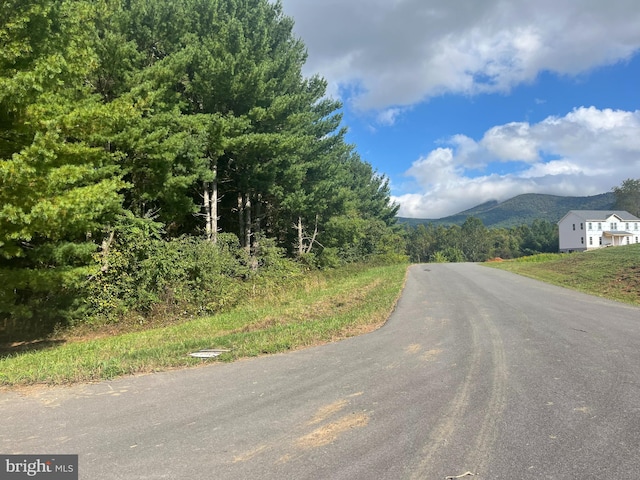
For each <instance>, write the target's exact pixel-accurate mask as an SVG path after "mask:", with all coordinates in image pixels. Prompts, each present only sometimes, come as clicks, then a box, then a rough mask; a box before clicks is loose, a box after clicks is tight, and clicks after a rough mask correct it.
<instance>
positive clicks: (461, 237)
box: [406, 217, 558, 262]
mask: <svg viewBox="0 0 640 480" xmlns="http://www.w3.org/2000/svg"><path fill="white" fill-rule="evenodd" d="M406 244H407V254H408V255H409V258H410V259H411V261H412V262H484V261H486V260H489V259H493V258H502V259H511V258H517V257H521V256H525V255H534V254H536V253H553V252H557V251H558V227H557V225H555V224H552V223H551V222H549V221H547V220H542V219H538V220H534V221H533V222H532V223H531V224H530V225H521V226H518V227H512V228H487V227H485V226H484V224H483V223H482V221H481V220H480V219H478V218H476V217H467V219H466V220H465V222H464V223H463V224H462V226H458V225H451V226H443V225H438V226H435V225H433V224H428V225H417V226H415V227H407V231H406Z"/></svg>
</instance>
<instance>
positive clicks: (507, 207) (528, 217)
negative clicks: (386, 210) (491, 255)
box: [397, 192, 616, 228]
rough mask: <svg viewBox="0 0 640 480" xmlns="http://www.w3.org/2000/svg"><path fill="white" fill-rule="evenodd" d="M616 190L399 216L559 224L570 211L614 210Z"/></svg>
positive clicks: (443, 221) (530, 196) (442, 221)
mask: <svg viewBox="0 0 640 480" xmlns="http://www.w3.org/2000/svg"><path fill="white" fill-rule="evenodd" d="M615 200H616V199H615V195H614V194H613V193H612V192H608V193H601V194H599V195H592V196H587V197H563V196H559V195H547V194H543V193H525V194H522V195H517V196H515V197H512V198H510V199H508V200H504V201H502V202H498V201H497V200H490V201H488V202H484V203H481V204H479V205H476V206H475V207H472V208H469V209H467V210H463V211H462V212H459V213H456V214H454V215H450V216H448V217H443V218H438V219H428V218H406V217H397V218H398V222H399V223H400V224H405V225H411V226H416V225H421V224H422V225H428V224H430V223H431V224H434V225H444V226H450V225H462V224H463V223H464V222H465V220H466V219H467V217H476V218H478V219H480V220H481V221H482V223H483V224H484V225H485V226H486V227H492V228H510V227H516V226H519V225H530V224H531V223H532V222H533V221H534V220H537V219H540V220H547V221H549V222H551V223H556V222H558V220H560V219H561V218H562V217H563V216H564V215H566V213H567V212H568V211H569V210H610V209H612V208H613V206H614V204H615Z"/></svg>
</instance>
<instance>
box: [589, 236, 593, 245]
mask: <svg viewBox="0 0 640 480" xmlns="http://www.w3.org/2000/svg"><path fill="white" fill-rule="evenodd" d="M589 245H593V237H589Z"/></svg>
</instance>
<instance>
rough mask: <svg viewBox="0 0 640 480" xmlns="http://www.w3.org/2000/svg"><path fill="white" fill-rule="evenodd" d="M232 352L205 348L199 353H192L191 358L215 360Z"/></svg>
mask: <svg viewBox="0 0 640 480" xmlns="http://www.w3.org/2000/svg"><path fill="white" fill-rule="evenodd" d="M230 351H231V350H226V349H224V348H205V349H202V350H198V351H197V352H193V353H190V354H189V356H190V357H196V358H213V357H217V356H218V355H221V354H223V353H227V352H230Z"/></svg>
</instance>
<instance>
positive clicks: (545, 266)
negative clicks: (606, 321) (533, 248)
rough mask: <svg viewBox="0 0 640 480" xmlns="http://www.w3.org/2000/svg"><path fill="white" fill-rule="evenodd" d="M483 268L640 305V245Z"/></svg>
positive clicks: (497, 263) (493, 264) (512, 261)
mask: <svg viewBox="0 0 640 480" xmlns="http://www.w3.org/2000/svg"><path fill="white" fill-rule="evenodd" d="M485 265H488V266H491V267H495V268H501V269H503V270H508V271H510V272H514V273H517V274H520V275H525V276H527V277H531V278H535V279H537V280H542V281H543V282H548V283H552V284H554V285H559V286H562V287H567V288H572V289H574V290H579V291H581V292H585V293H589V294H591V295H598V296H601V297H606V298H610V299H612V300H618V301H621V302H625V303H630V304H634V305H640V244H638V245H627V246H624V247H611V248H604V249H598V250H594V251H589V252H576V253H564V254H540V255H533V256H529V257H522V258H517V259H514V260H509V261H502V262H489V263H486V264H485Z"/></svg>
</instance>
